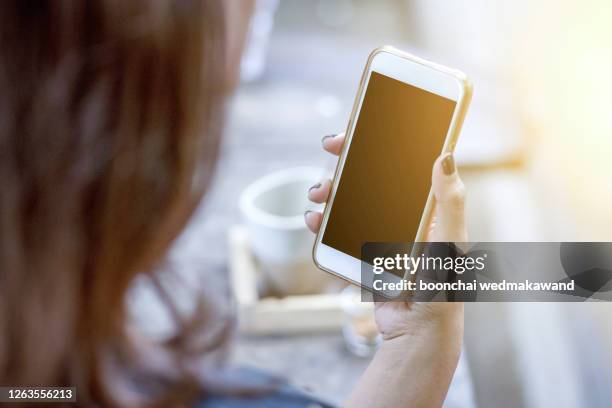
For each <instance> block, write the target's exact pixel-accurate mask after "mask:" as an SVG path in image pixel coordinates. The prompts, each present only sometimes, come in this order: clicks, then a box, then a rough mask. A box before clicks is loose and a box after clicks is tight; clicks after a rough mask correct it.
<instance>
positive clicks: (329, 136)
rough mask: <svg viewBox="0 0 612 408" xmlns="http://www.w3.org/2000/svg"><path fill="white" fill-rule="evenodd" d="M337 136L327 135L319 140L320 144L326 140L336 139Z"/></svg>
mask: <svg viewBox="0 0 612 408" xmlns="http://www.w3.org/2000/svg"><path fill="white" fill-rule="evenodd" d="M336 136H338V135H327V136H323V139H321V143H325V140H326V139H330V138H331V139H333V138H334V137H336Z"/></svg>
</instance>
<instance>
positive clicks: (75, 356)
mask: <svg viewBox="0 0 612 408" xmlns="http://www.w3.org/2000/svg"><path fill="white" fill-rule="evenodd" d="M228 4H229V5H232V4H233V5H234V6H235V5H236V3H233V2H226V1H221V0H183V1H173V0H130V1H119V0H107V1H103V0H91V1H87V2H70V1H65V2H60V1H55V0H40V1H36V2H29V1H23V0H6V1H3V2H0V180H1V194H0V384H2V385H16V386H17V385H18V386H43V385H49V386H50V385H53V386H76V388H77V398H78V403H79V405H82V406H175V405H183V404H185V403H193V402H194V401H196V400H197V399H199V400H201V401H203V404H205V405H206V404H208V402H207V401H209V402H211V404H212V402H213V401H215V400H216V401H220V400H219V399H218V398H217V397H214V398H213V397H212V394H215V393H218V391H219V388H218V387H213V386H211V379H212V380H215V379H216V378H215V377H216V374H217V373H216V372H211V371H210V370H209V371H206V370H205V369H203V368H202V366H201V365H200V364H198V361H199V358H200V357H202V356H206V355H207V354H208V353H209V352H210V351H211V350H213V349H215V348H216V347H217V346H218V345H219V344H221V343H222V342H223V340H224V338H225V336H224V331H221V332H220V333H217V332H215V333H211V332H210V331H207V329H209V328H210V323H211V321H210V320H208V321H204V322H203V325H201V327H202V328H203V330H204V333H203V334H204V335H201V334H202V333H200V332H198V331H197V330H195V326H194V325H193V324H191V323H193V322H192V321H186V320H185V319H184V318H183V317H181V315H180V314H178V313H176V308H174V307H173V305H172V303H171V301H168V307H169V308H170V311H171V312H172V313H173V315H174V316H175V317H176V324H177V331H176V335H175V336H173V337H172V338H170V339H168V340H167V341H165V342H163V343H162V344H157V343H154V342H152V341H148V340H147V339H146V338H143V337H142V336H140V335H139V334H138V332H137V331H136V330H135V328H134V325H133V324H132V322H131V320H130V318H129V314H128V310H127V307H126V299H127V297H128V293H129V290H130V288H131V287H132V285H133V283H134V281H135V279H136V278H138V277H146V278H149V279H151V280H153V281H154V282H157V276H158V274H157V271H158V270H159V269H160V268H161V267H162V266H163V265H162V262H163V259H164V256H165V254H166V252H167V250H168V248H169V246H170V244H171V243H172V242H173V240H174V239H175V238H176V237H177V235H178V234H179V233H180V231H181V230H182V229H183V227H184V226H185V224H186V223H187V221H188V220H189V217H190V215H191V214H192V212H193V210H194V209H195V208H196V206H197V205H198V204H199V203H200V201H201V200H202V199H203V197H204V196H205V193H206V191H207V188H208V185H209V183H210V180H211V177H212V173H213V168H214V164H215V160H216V154H217V146H218V141H219V136H220V131H221V121H222V118H223V106H224V101H225V97H226V95H227V93H228V89H229V88H230V87H231V84H232V83H233V82H234V80H235V72H232V74H228V72H229V71H230V70H231V71H234V69H233V67H235V66H237V64H236V63H235V62H236V58H235V57H236V56H237V55H238V54H239V50H240V46H239V44H240V43H241V39H240V38H241V35H240V34H239V33H238V32H239V30H235V29H234V28H235V27H244V25H243V24H242V25H241V24H235V22H234V23H228V24H227V27H228V30H226V28H225V24H224V22H225V21H226V17H228V14H227V13H229V12H230V11H228V9H227V8H226V7H228ZM241 10H242V9H241ZM230 17H231V16H230ZM230 28H231V30H230ZM226 31H227V33H226ZM226 34H227V35H226ZM228 41H229V43H228ZM232 61H233V62H232ZM228 67H229V68H228ZM342 142H343V138H342V137H341V136H340V137H337V138H327V139H325V140H324V147H325V148H326V149H327V150H329V151H331V152H333V153H336V154H337V153H338V152H339V150H340V147H341V145H342ZM443 163H444V165H442V162H441V161H440V160H439V161H438V162H437V163H436V166H435V167H434V178H433V181H434V191H435V193H436V198H437V199H438V203H439V205H438V224H437V226H436V227H435V234H436V238H437V239H441V240H445V241H446V240H458V241H461V240H464V239H465V231H464V224H463V222H462V220H463V208H462V187H461V183H460V181H459V178H458V176H457V173H456V171H454V164H453V162H452V158H451V157H446V158H445V159H444V162H443ZM443 169H444V170H445V171H446V173H444V171H443ZM328 191H329V182H326V183H324V184H323V186H322V187H320V188H317V189H314V190H312V191H311V192H310V195H311V198H312V199H313V200H315V201H324V199H325V198H326V196H327V193H328ZM306 221H307V222H308V225H309V226H310V227H311V228H312V229H313V230H316V228H318V223H319V221H320V215H319V214H315V213H310V214H308V215H307V216H306ZM156 287H157V288H158V289H159V290H160V293H161V295H162V298H164V299H169V297H167V296H164V295H165V293H164V289H163V285H161V284H157V285H156ZM198 310H199V312H198V313H197V314H196V316H195V318H197V319H198V320H202V319H203V318H205V317H206V316H208V315H209V313H208V314H207V313H206V312H207V310H200V309H198ZM194 321H195V320H194ZM377 321H378V324H379V327H380V329H381V331H382V332H383V333H384V336H385V341H384V344H383V346H382V347H381V349H380V351H379V352H378V354H377V356H376V357H375V359H374V361H373V362H372V365H371V366H370V368H369V369H368V371H367V372H366V374H365V376H364V378H363V380H362V382H361V383H360V385H359V386H358V387H357V388H356V389H355V391H354V393H353V395H352V397H351V398H350V399H349V401H348V402H347V405H349V406H360V405H364V406H376V405H386V406H389V405H395V404H396V403H398V402H401V403H404V404H406V403H409V404H410V405H416V406H418V405H422V406H429V405H439V404H440V403H441V401H442V400H443V398H444V395H445V393H446V389H447V387H448V383H449V381H450V379H451V377H452V373H453V370H454V366H455V364H456V361H457V357H458V354H459V343H460V339H461V331H462V308H461V306H460V305H452V304H451V305H442V304H441V305H399V304H385V305H381V306H378V309H377ZM200 323H202V322H200ZM202 339H203V340H202ZM265 391H266V390H265V389H262V390H260V391H259V393H258V394H257V395H258V396H257V397H253V398H256V399H253V400H251V401H253V402H255V401H260V402H261V401H264V400H265V398H268V396H266V395H267V394H266V393H265ZM232 392H234V395H236V394H235V393H236V392H237V391H236V390H234V391H232ZM215 398H217V399H215ZM223 401H225V402H219V403H221V404H222V405H226V406H228V404H229V402H230V401H234V402H236V401H238V399H237V397H226V398H225V400H223ZM243 402H244V401H243ZM211 404H209V405H210V406H212V405H214V404H212V405H211Z"/></svg>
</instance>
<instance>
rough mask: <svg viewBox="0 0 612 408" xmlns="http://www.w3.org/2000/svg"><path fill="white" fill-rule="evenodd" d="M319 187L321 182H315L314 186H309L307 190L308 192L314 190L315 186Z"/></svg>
mask: <svg viewBox="0 0 612 408" xmlns="http://www.w3.org/2000/svg"><path fill="white" fill-rule="evenodd" d="M320 187H321V183H317V184H315V185H314V186H312V187H310V188H309V189H308V192H309V193H310V192H311V191H312V190H316V189H317V188H320Z"/></svg>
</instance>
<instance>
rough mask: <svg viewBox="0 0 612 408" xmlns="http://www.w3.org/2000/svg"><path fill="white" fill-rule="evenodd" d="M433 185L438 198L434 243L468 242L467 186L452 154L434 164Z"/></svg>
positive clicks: (441, 157)
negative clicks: (460, 175)
mask: <svg viewBox="0 0 612 408" xmlns="http://www.w3.org/2000/svg"><path fill="white" fill-rule="evenodd" d="M431 184H432V190H433V193H434V196H435V198H436V227H435V230H434V233H433V237H432V238H433V241H439V242H467V240H468V238H467V229H466V224H465V186H464V185H463V182H462V181H461V178H459V173H458V172H457V166H456V165H455V158H454V156H453V154H452V153H445V154H443V155H442V156H440V157H438V159H437V160H436V162H435V163H434V167H433V172H432V179H431Z"/></svg>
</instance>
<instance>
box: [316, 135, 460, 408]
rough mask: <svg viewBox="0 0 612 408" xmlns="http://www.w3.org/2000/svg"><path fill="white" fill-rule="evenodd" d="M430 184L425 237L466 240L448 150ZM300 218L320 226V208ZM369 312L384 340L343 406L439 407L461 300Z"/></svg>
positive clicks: (337, 145)
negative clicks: (431, 199) (430, 202)
mask: <svg viewBox="0 0 612 408" xmlns="http://www.w3.org/2000/svg"><path fill="white" fill-rule="evenodd" d="M343 145H344V135H343V134H340V135H337V136H326V137H324V138H323V148H324V149H325V150H327V151H328V152H330V153H332V154H334V155H336V156H337V155H339V154H340V152H341V150H342V146H343ZM331 185H332V182H331V180H323V181H321V182H320V183H317V184H316V185H314V186H312V188H311V189H310V190H309V191H308V198H309V199H310V200H311V201H314V202H315V203H325V202H327V199H328V197H329V193H330V190H331ZM406 188H409V187H408V186H407V187H406ZM432 189H433V193H434V196H435V198H436V208H435V216H434V217H433V220H432V222H431V225H430V229H429V234H428V239H429V240H430V241H439V242H466V241H467V232H466V227H465V216H464V199H465V187H464V186H463V183H462V182H461V179H460V178H459V174H458V173H457V168H456V166H455V161H454V158H453V156H452V154H444V155H442V156H441V157H439V158H438V159H437V160H436V162H435V163H434V166H433V171H432ZM304 218H305V221H306V225H308V228H310V230H311V231H313V232H316V231H318V230H319V228H320V227H321V220H322V218H323V216H322V214H321V213H318V212H313V211H309V212H306V214H304ZM375 313H376V324H377V325H378V329H379V331H380V332H381V333H382V335H383V339H384V341H383V344H382V345H381V347H380V349H379V350H378V352H377V353H376V356H375V357H374V359H373V360H372V362H371V363H370V366H369V367H368V369H367V370H366V372H365V373H364V375H363V376H362V378H361V380H360V382H359V384H358V385H357V387H356V388H355V389H354V390H353V392H352V393H351V395H350V396H349V398H348V400H347V401H346V403H345V406H347V407H372V406H406V405H408V406H413V407H432V406H441V405H442V403H443V401H444V398H445V396H446V392H447V391H448V387H449V385H450V381H451V379H452V377H453V373H454V371H455V368H456V366H457V362H458V360H459V354H460V351H461V340H462V337H463V304H462V303H441V302H432V303H408V302H383V303H377V304H376V312H375Z"/></svg>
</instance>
